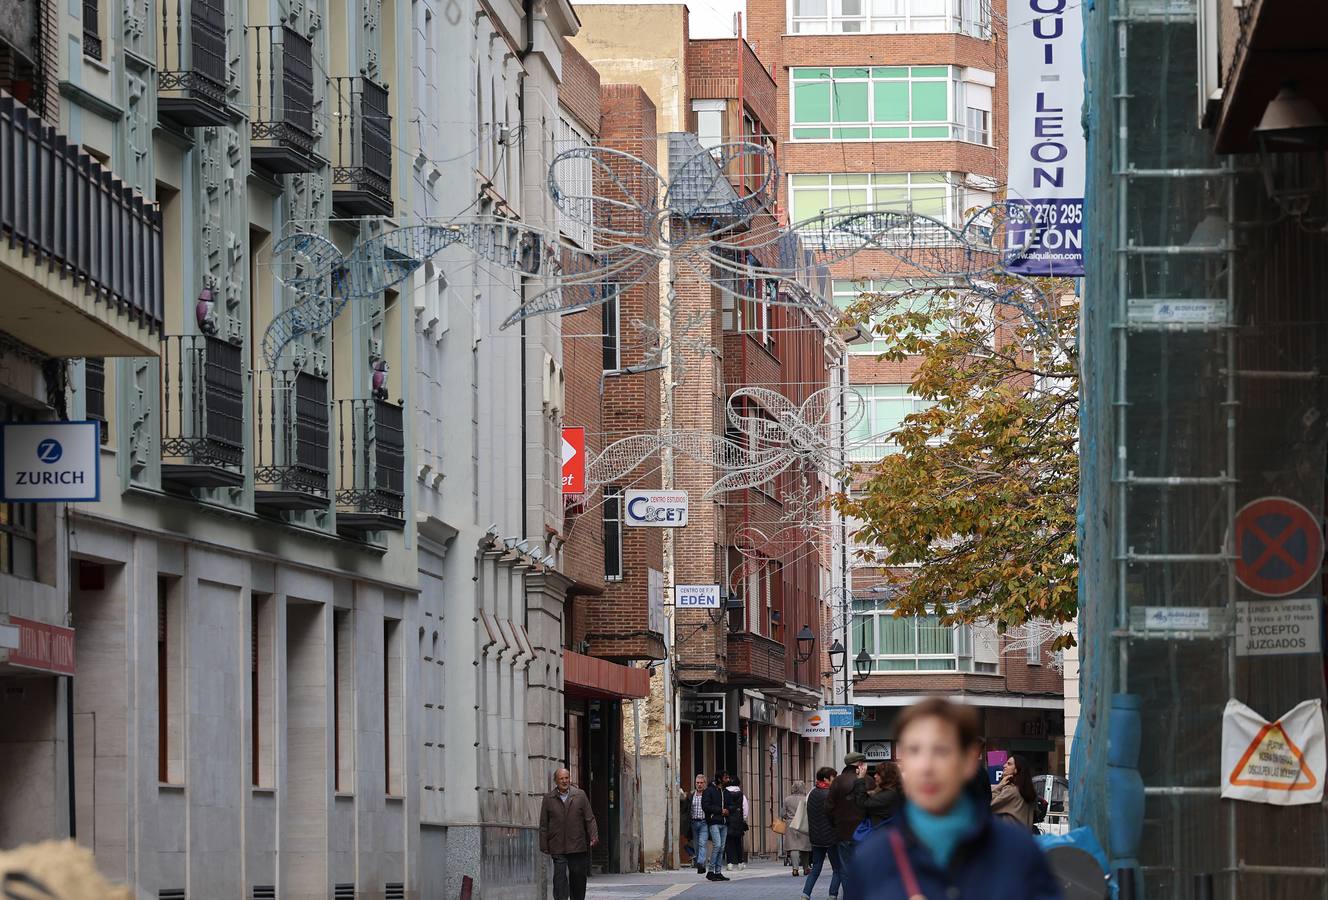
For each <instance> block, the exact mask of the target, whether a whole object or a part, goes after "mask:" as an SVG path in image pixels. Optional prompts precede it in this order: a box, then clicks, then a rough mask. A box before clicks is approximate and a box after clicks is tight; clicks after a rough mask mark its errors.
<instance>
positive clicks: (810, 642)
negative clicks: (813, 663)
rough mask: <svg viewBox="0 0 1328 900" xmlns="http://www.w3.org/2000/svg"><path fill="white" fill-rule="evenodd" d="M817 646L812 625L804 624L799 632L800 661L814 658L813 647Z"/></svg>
mask: <svg viewBox="0 0 1328 900" xmlns="http://www.w3.org/2000/svg"><path fill="white" fill-rule="evenodd" d="M815 646H816V635H814V634H812V627H811V626H810V625H804V626H802V629H801V630H800V631H799V632H798V650H797V659H798V662H799V663H805V662H806V661H807V660H809V659H811V658H812V648H813V647H815Z"/></svg>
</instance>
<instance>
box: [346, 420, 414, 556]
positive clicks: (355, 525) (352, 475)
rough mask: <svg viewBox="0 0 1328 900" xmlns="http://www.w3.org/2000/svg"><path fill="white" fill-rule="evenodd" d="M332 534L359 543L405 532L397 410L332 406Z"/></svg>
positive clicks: (402, 439) (402, 433) (402, 442)
mask: <svg viewBox="0 0 1328 900" xmlns="http://www.w3.org/2000/svg"><path fill="white" fill-rule="evenodd" d="M337 434H338V435H339V443H338V446H337V459H338V472H339V477H338V479H337V486H338V490H337V531H338V532H339V533H340V534H341V535H342V536H343V537H357V538H363V537H364V536H366V535H367V534H369V533H370V532H374V531H400V530H401V529H402V528H404V527H405V524H406V522H405V515H406V513H405V509H406V504H405V499H406V429H405V422H404V419H403V411H402V408H401V407H400V406H396V405H393V404H391V403H386V402H384V401H382V400H338V401H337Z"/></svg>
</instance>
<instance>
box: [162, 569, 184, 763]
mask: <svg viewBox="0 0 1328 900" xmlns="http://www.w3.org/2000/svg"><path fill="white" fill-rule="evenodd" d="M180 595H181V585H180V580H179V579H178V578H171V577H169V576H166V575H159V576H157V780H158V781H159V782H161V783H162V784H183V783H184V656H183V654H184V631H183V629H182V627H181V626H182V624H183V616H182V613H183V610H182V609H181V603H182V601H181V596H180Z"/></svg>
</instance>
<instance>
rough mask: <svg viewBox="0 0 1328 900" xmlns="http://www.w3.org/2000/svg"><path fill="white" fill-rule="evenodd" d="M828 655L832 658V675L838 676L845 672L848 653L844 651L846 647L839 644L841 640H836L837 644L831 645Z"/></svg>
mask: <svg viewBox="0 0 1328 900" xmlns="http://www.w3.org/2000/svg"><path fill="white" fill-rule="evenodd" d="M826 655H827V656H829V657H830V674H831V675H838V674H839V673H840V672H842V671H844V666H845V664H846V662H847V660H845V657H846V656H848V652H847V651H846V650H845V649H844V645H843V644H841V643H839V638H835V642H834V643H833V644H831V645H830V650H829V651H828V653H827V654H826Z"/></svg>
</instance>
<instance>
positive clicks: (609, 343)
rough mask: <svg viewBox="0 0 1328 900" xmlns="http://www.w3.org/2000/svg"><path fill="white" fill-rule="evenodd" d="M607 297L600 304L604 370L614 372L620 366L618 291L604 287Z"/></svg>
mask: <svg viewBox="0 0 1328 900" xmlns="http://www.w3.org/2000/svg"><path fill="white" fill-rule="evenodd" d="M605 293H606V294H608V299H607V300H605V301H604V302H603V303H602V304H600V310H601V314H602V316H603V328H604V338H603V347H604V371H605V372H616V371H618V370H619V369H621V368H622V347H621V341H622V332H621V330H620V329H621V326H622V323H621V322H619V321H618V315H619V309H618V291H617V290H616V289H612V290H610V289H608V288H606V289H605Z"/></svg>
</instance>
